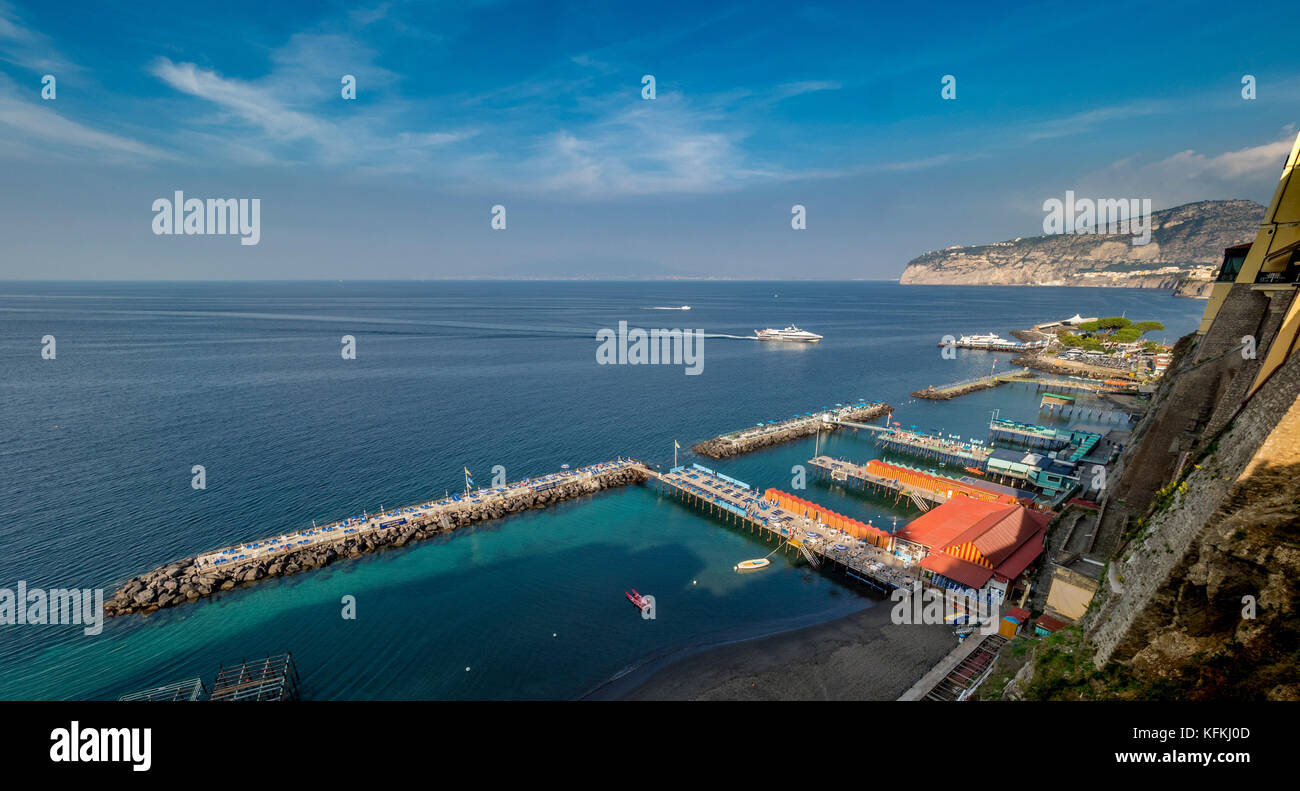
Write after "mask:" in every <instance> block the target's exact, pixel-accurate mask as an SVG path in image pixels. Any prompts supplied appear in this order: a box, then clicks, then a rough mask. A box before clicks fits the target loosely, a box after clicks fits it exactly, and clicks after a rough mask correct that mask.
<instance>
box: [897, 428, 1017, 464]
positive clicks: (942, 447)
mask: <svg viewBox="0 0 1300 791" xmlns="http://www.w3.org/2000/svg"><path fill="white" fill-rule="evenodd" d="M875 441H876V444H877V445H879V446H880V447H881V448H883V449H884V450H887V451H892V452H894V453H903V454H907V455H911V456H918V457H920V458H923V459H933V460H934V461H937V462H939V463H941V464H952V465H955V466H957V467H972V468H974V469H978V470H983V469H986V468H987V467H988V461H989V456H991V455H993V452H992V451H991V450H989V449H988V448H985V447H981V446H980V445H978V444H975V443H973V442H962V441H960V440H952V439H948V438H946V437H940V436H938V435H935V434H921V433H919V432H915V431H899V430H894V431H887V432H880V433H878V434H876V438H875Z"/></svg>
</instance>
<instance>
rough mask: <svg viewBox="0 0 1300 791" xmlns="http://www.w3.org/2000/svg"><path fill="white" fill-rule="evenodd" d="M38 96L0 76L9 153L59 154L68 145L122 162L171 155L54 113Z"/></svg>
mask: <svg viewBox="0 0 1300 791" xmlns="http://www.w3.org/2000/svg"><path fill="white" fill-rule="evenodd" d="M38 95H39V88H33V89H31V90H29V91H27V93H26V94H24V93H23V92H21V91H20V90H19V89H18V87H17V86H16V85H15V84H14V83H13V82H12V81H11V80H9V79H8V78H7V77H4V76H2V75H0V129H3V130H4V131H5V133H6V134H5V135H4V136H5V137H6V138H8V140H7V142H8V143H9V146H8V147H9V150H10V151H11V152H19V151H23V150H28V151H31V150H38V151H40V152H42V155H43V156H58V155H60V154H62V153H64V152H63V151H62V149H63V148H65V147H70V148H74V149H80V150H85V151H95V152H99V153H100V154H103V155H106V156H108V157H111V158H114V159H117V160H125V161H134V160H138V159H141V158H143V159H166V158H168V157H169V156H170V155H169V154H167V153H166V152H164V151H161V150H159V149H157V148H154V147H153V146H150V145H146V144H144V143H141V142H139V141H136V140H132V139H130V138H127V137H121V136H119V135H114V134H109V133H107V132H100V131H98V130H96V129H92V128H90V127H88V126H86V125H84V124H80V123H77V122H76V121H70V120H68V119H67V118H64V117H63V116H61V115H59V114H58V113H57V112H55V111H54V109H53V107H52V106H51V103H49V102H43V101H41V100H40V99H39V98H35V97H37V96H38ZM29 96H30V98H29Z"/></svg>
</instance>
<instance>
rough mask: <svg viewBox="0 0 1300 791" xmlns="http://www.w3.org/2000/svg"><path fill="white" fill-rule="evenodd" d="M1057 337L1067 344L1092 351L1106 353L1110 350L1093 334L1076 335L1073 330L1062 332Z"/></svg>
mask: <svg viewBox="0 0 1300 791" xmlns="http://www.w3.org/2000/svg"><path fill="white" fill-rule="evenodd" d="M1057 337H1059V338H1060V341H1061V343H1063V344H1065V345H1066V346H1070V347H1078V348H1080V349H1086V350H1087V351H1090V352H1104V353H1108V352H1109V350H1108V349H1107V348H1106V347H1105V345H1103V344H1102V342H1101V341H1099V340H1097V339H1096V338H1094V337H1092V336H1091V335H1075V334H1074V333H1072V332H1065V333H1061V334H1060V335H1059V336H1057Z"/></svg>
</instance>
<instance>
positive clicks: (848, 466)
mask: <svg viewBox="0 0 1300 791" xmlns="http://www.w3.org/2000/svg"><path fill="white" fill-rule="evenodd" d="M808 465H809V466H810V467H812V468H813V471H814V474H816V475H817V476H819V477H825V478H827V479H829V480H831V481H833V482H834V483H838V484H842V485H848V486H856V487H857V488H859V489H861V490H862V491H871V492H875V493H877V494H884V495H890V494H892V495H893V496H894V502H895V503H898V502H901V501H903V500H905V499H906V500H909V501H910V502H912V504H914V505H915V506H916V507H917V508H919V509H920V510H922V511H928V510H930V508H931V507H933V506H934V505H941V504H943V503H946V502H948V501H949V500H951V499H952V498H954V497H969V498H971V499H973V500H981V501H985V502H997V503H1007V504H1014V503H1015V502H1016V498H1015V497H1012V496H1011V495H1007V494H999V493H998V492H993V491H989V490H986V489H981V488H979V487H976V486H972V485H971V484H968V483H964V482H962V481H958V480H953V479H952V478H945V477H942V476H938V475H932V474H930V473H927V472H923V471H921V470H914V469H912V468H910V467H906V466H904V465H901V464H890V463H888V462H884V461H881V460H879V459H872V460H871V461H868V462H867V463H866V464H854V463H853V462H850V461H845V460H844V459H833V458H831V457H829V456H818V457H817V458H815V459H809V460H808Z"/></svg>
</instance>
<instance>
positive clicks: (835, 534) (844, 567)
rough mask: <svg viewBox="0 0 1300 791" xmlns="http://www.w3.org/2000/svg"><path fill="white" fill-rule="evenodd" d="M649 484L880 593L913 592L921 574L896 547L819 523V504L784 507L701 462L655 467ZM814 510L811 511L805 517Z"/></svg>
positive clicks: (817, 565)
mask: <svg viewBox="0 0 1300 791" xmlns="http://www.w3.org/2000/svg"><path fill="white" fill-rule="evenodd" d="M647 483H653V484H654V485H656V486H657V487H658V488H659V491H660V492H662V493H664V494H668V495H671V496H673V497H676V498H677V499H679V500H681V501H682V502H683V503H685V504H687V505H690V506H691V507H693V508H697V509H699V510H701V511H704V512H705V513H707V514H709V515H711V516H715V517H717V518H719V519H721V520H722V521H723V522H724V523H727V524H731V525H735V526H736V527H739V528H742V529H745V530H748V531H750V532H751V533H754V534H756V535H758V536H760V537H762V538H763V539H764V540H765V541H767V542H769V543H776V545H777V549H781V550H785V551H787V552H789V551H797V552H799V553H800V554H801V555H802V556H803V557H804V559H805V560H807V561H808V563H809V564H810V565H812V566H813V567H814V568H818V569H821V568H823V567H825V568H827V569H833V570H837V571H840V572H841V573H842V574H844V575H845V576H847V577H849V578H851V579H854V580H857V581H858V582H860V583H863V584H865V585H867V586H868V587H870V588H873V589H875V590H876V591H879V592H881V593H886V592H888V591H891V590H893V589H895V588H904V589H906V590H909V591H910V590H912V586H913V585H914V584H915V583H916V582H917V581H918V580H919V578H920V577H919V574H920V568H919V567H915V566H911V567H909V566H908V565H906V564H904V562H903V561H902V560H900V559H898V558H897V557H895V556H894V555H892V554H891V553H890V548H891V547H889V546H885V547H881V546H876V545H874V544H872V543H871V542H870V541H869V540H868V539H867V538H858V537H855V536H853V535H851V534H850V533H849V532H848V530H846V529H843V528H835V527H831V526H830V525H828V524H826V523H824V522H821V521H819V520H818V519H817V518H816V517H817V516H818V515H827V514H830V513H831V512H830V511H829V510H827V509H821V508H820V507H819V506H816V505H815V504H812V503H808V504H807V506H809V507H803V508H799V509H798V511H799V512H796V510H795V507H794V506H789V507H787V506H782V505H781V504H779V503H778V502H777V501H775V500H773V499H768V496H767V494H766V493H765V494H760V493H758V492H757V491H755V490H754V489H752V488H750V486H749V485H748V484H746V483H744V482H741V481H736V480H735V479H733V478H727V477H725V476H719V475H718V474H717V473H715V472H713V471H712V470H709V469H708V468H705V467H700V466H699V465H697V466H695V467H674V468H673V469H671V470H669V471H668V472H666V473H661V472H655V471H651V472H650V478H649V481H647ZM787 498H789V496H788V495H787ZM809 511H811V512H812V513H810V514H809V515H807V516H805V513H806V512H809ZM859 524H861V523H859ZM846 527H851V525H846ZM872 529H873V530H877V528H872ZM879 532H881V533H884V531H879ZM885 535H888V534H887V533H885ZM890 543H891V544H892V537H890Z"/></svg>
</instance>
